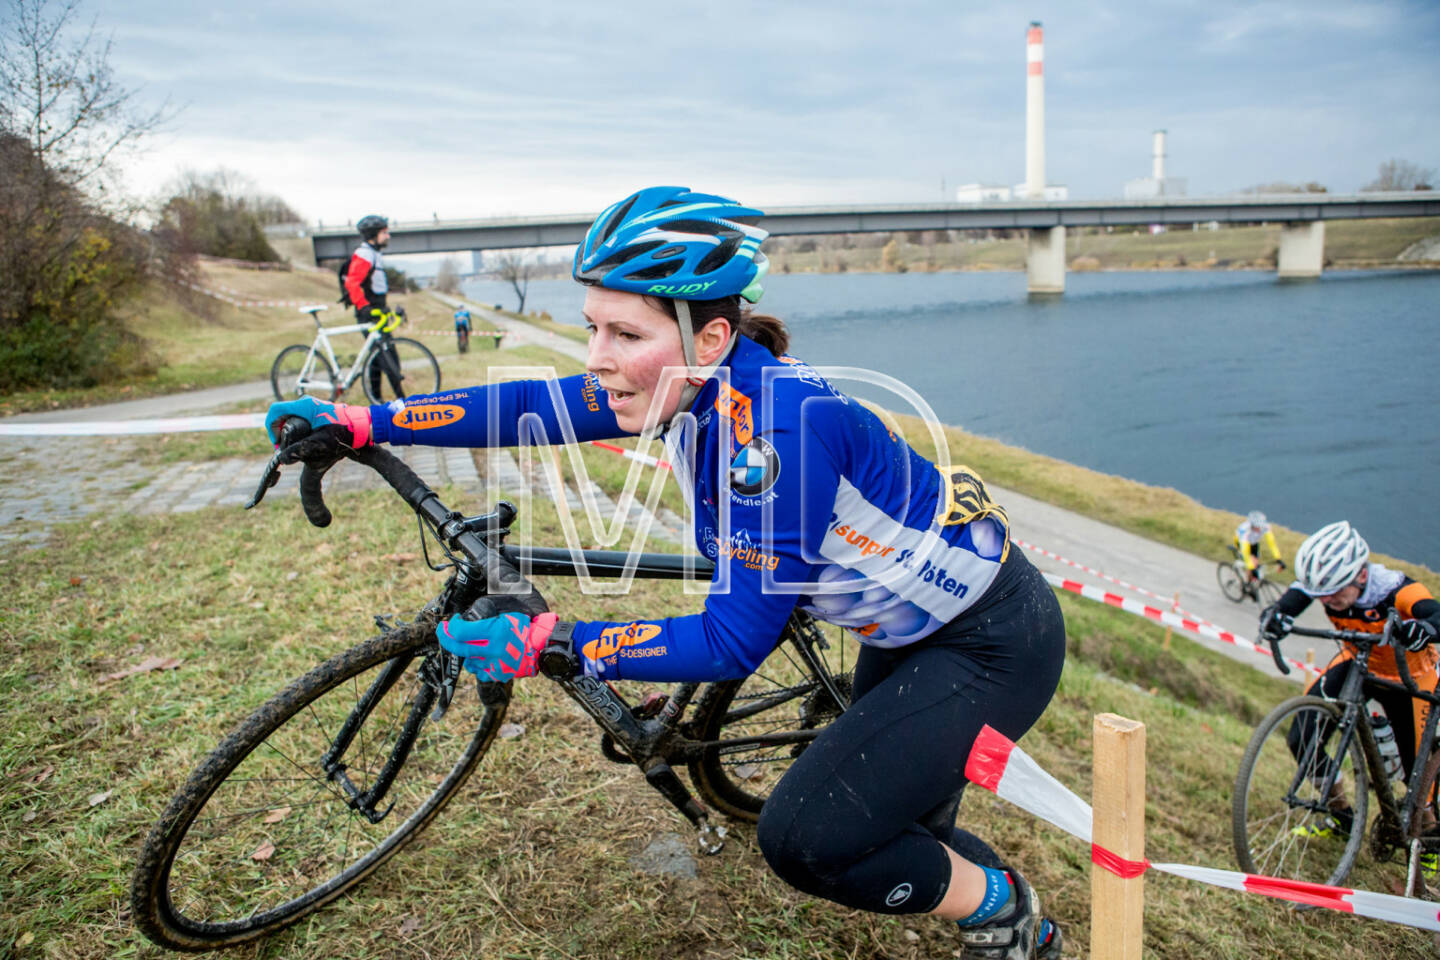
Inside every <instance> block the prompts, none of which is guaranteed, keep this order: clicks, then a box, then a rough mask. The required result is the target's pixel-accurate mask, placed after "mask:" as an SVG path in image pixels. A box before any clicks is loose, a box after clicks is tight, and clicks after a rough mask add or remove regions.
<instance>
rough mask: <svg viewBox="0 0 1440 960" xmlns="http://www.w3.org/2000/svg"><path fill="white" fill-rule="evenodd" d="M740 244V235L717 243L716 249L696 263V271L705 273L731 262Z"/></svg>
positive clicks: (712, 271)
mask: <svg viewBox="0 0 1440 960" xmlns="http://www.w3.org/2000/svg"><path fill="white" fill-rule="evenodd" d="M738 246H740V238H739V237H738V236H734V237H730V238H729V239H727V240H725V241H724V242H722V243H720V244H718V245H716V247H715V249H713V250H711V251H710V252H709V253H707V254H705V256H703V257H701V258H700V262H699V263H697V264H696V265H695V273H696V274H700V275H703V274H707V273H714V272H715V271H716V270H719V269H720V268H721V267H723V266H725V264H727V263H729V262H730V258H731V257H733V256H734V255H735V248H736V247H738Z"/></svg>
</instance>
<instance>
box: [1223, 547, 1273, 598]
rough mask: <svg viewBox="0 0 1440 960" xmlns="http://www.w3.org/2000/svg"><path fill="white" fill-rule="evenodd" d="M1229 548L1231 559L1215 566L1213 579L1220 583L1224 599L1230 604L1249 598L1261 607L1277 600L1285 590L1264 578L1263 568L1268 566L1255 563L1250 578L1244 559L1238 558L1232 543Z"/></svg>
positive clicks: (1238, 552)
mask: <svg viewBox="0 0 1440 960" xmlns="http://www.w3.org/2000/svg"><path fill="white" fill-rule="evenodd" d="M1229 546H1230V555H1231V559H1229V560H1221V561H1220V562H1219V563H1217V564H1215V579H1216V580H1218V581H1219V582H1220V592H1221V593H1223V594H1225V597H1226V599H1228V600H1230V601H1231V602H1232V603H1240V602H1241V601H1242V600H1244V599H1245V598H1246V597H1249V598H1250V599H1251V600H1254V601H1255V602H1256V603H1258V604H1260V606H1261V607H1268V606H1269V605H1270V604H1272V603H1274V602H1275V601H1276V600H1279V599H1280V595H1281V594H1283V593H1284V592H1285V588H1284V587H1282V586H1281V585H1280V584H1279V583H1277V582H1275V581H1274V580H1271V579H1269V578H1268V577H1266V576H1265V568H1266V567H1268V566H1270V564H1268V563H1259V562H1257V563H1256V564H1255V576H1254V577H1253V578H1252V577H1251V576H1250V571H1249V570H1247V569H1246V568H1245V558H1244V557H1242V556H1240V551H1239V550H1238V549H1237V548H1236V547H1235V545H1234V544H1233V543H1232V544H1230V545H1229Z"/></svg>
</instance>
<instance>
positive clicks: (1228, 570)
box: [1215, 562, 1245, 603]
mask: <svg viewBox="0 0 1440 960" xmlns="http://www.w3.org/2000/svg"><path fill="white" fill-rule="evenodd" d="M1215 579H1216V580H1217V581H1219V583H1220V592H1221V593H1223V594H1225V599H1227V600H1229V601H1230V602H1231V603H1239V602H1240V601H1241V600H1244V599H1245V581H1244V580H1243V579H1241V577H1240V571H1238V570H1236V569H1235V564H1233V563H1223V562H1222V563H1217V564H1215Z"/></svg>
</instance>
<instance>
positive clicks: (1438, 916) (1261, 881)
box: [965, 726, 1440, 931]
mask: <svg viewBox="0 0 1440 960" xmlns="http://www.w3.org/2000/svg"><path fill="white" fill-rule="evenodd" d="M965 776H966V777H968V778H969V779H970V781H971V782H972V783H974V784H975V785H976V786H978V787H984V788H985V789H986V790H989V791H991V792H992V793H994V794H995V795H996V796H998V797H1000V798H1002V799H1004V800H1008V801H1009V802H1011V803H1013V804H1015V805H1016V806H1017V807H1019V808H1020V809H1022V810H1025V811H1026V812H1028V813H1032V814H1034V815H1035V816H1037V817H1039V818H1040V819H1042V820H1044V821H1046V822H1047V823H1052V824H1054V825H1055V826H1057V827H1059V828H1060V829H1061V830H1064V831H1065V832H1066V833H1068V834H1070V835H1071V836H1074V837H1078V838H1079V839H1081V840H1083V841H1085V842H1086V843H1089V844H1090V859H1091V861H1092V862H1093V863H1095V864H1097V865H1098V866H1100V867H1101V868H1103V869H1106V870H1109V871H1111V872H1112V873H1116V874H1119V875H1120V876H1122V877H1127V878H1129V877H1137V876H1140V875H1141V874H1143V873H1144V872H1146V871H1147V870H1159V871H1160V872H1161V873H1169V874H1173V875H1175V876H1177V877H1184V878H1186V879H1188V880H1196V881H1199V882H1200V883H1208V884H1210V885H1212V886H1216V887H1226V888H1228V889H1230V890H1241V891H1244V892H1247V893H1258V894H1260V895H1262V896H1266V897H1274V898H1276V899H1277V900H1289V901H1291V902H1292V903H1303V904H1307V905H1310V906H1316V907H1325V908H1327V909H1329V910H1339V911H1341V912H1343V913H1354V914H1357V915H1359V916H1362V917H1372V918H1374V919H1377V920H1387V921H1389V922H1390V923H1401V924H1404V925H1406V926H1410V927H1419V928H1421V929H1422V930H1435V931H1440V904H1435V903H1430V902H1428V901H1425V900H1412V899H1409V898H1408V897H1395V896H1390V895H1389V894H1384V893H1371V892H1369V891H1366V890H1352V889H1350V888H1348V887H1330V886H1326V885H1325V884H1320V883H1305V882H1302V881H1299V880H1285V879H1282V878H1279V877H1265V876H1260V875H1258V874H1253V873H1239V872H1237V871H1234V870H1217V869H1215V868H1213V867H1198V866H1194V865H1192V864H1188V863H1151V862H1150V861H1148V860H1127V859H1125V858H1123V857H1120V856H1119V855H1118V854H1115V853H1114V852H1112V851H1110V850H1106V849H1105V848H1103V847H1097V846H1096V845H1095V843H1094V841H1093V840H1092V837H1093V832H1092V831H1093V823H1094V813H1093V811H1092V810H1091V808H1090V805H1089V804H1088V803H1086V802H1085V801H1084V800H1081V799H1080V798H1079V797H1078V796H1076V795H1075V794H1074V793H1073V792H1071V790H1070V789H1069V788H1068V787H1066V786H1065V785H1064V784H1062V783H1060V781H1058V780H1056V779H1055V778H1054V777H1052V776H1050V774H1048V773H1046V772H1045V771H1044V770H1043V769H1042V768H1041V767H1040V765H1039V764H1038V763H1036V762H1035V761H1034V760H1033V759H1032V758H1031V757H1030V755H1029V754H1027V753H1026V752H1025V751H1024V750H1021V749H1020V748H1019V747H1017V746H1016V745H1015V743H1014V742H1013V741H1011V740H1010V739H1008V738H1007V737H1006V736H1005V735H1004V734H1002V733H1000V732H999V731H997V730H995V729H993V728H992V727H989V726H986V727H985V728H983V729H982V730H981V731H980V735H979V736H978V737H976V738H975V744H974V746H973V747H972V748H971V750H970V757H969V759H968V760H967V761H966V763H965Z"/></svg>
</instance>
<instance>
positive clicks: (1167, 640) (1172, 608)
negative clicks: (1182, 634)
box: [1160, 591, 1180, 650]
mask: <svg viewBox="0 0 1440 960" xmlns="http://www.w3.org/2000/svg"><path fill="white" fill-rule="evenodd" d="M1179 609H1180V593H1179V591H1176V593H1175V602H1174V603H1172V604H1171V605H1170V612H1171V613H1175V612H1176V611H1178V610H1179ZM1160 647H1161V649H1163V650H1169V649H1170V624H1168V623H1167V624H1165V639H1164V640H1162V641H1161V642H1160Z"/></svg>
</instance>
